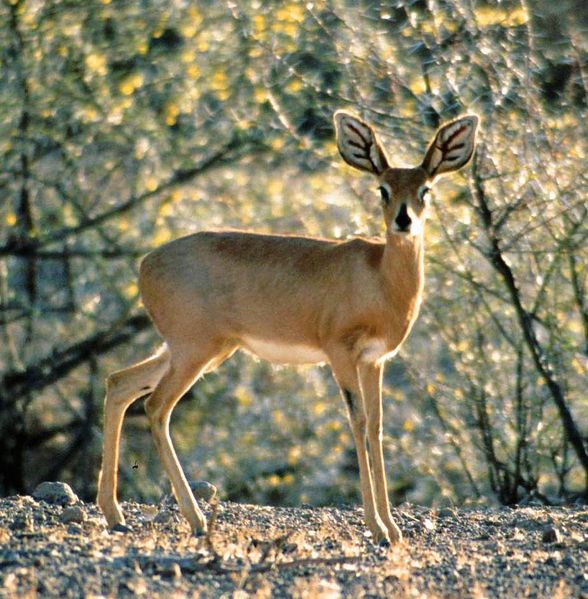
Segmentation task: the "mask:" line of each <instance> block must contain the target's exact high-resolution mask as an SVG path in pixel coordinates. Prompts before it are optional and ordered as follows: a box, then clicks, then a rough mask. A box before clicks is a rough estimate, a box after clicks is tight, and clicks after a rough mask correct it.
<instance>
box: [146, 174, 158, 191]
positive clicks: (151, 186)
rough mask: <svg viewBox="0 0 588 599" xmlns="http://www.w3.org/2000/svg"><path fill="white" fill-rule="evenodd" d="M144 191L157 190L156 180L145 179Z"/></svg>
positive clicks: (152, 178) (153, 178)
mask: <svg viewBox="0 0 588 599" xmlns="http://www.w3.org/2000/svg"><path fill="white" fill-rule="evenodd" d="M145 189H146V190H147V191H155V190H156V189H157V179H156V178H155V177H147V178H146V179H145Z"/></svg>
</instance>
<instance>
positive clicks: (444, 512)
mask: <svg viewBox="0 0 588 599" xmlns="http://www.w3.org/2000/svg"><path fill="white" fill-rule="evenodd" d="M437 517H438V518H454V517H455V510H454V509H453V508H451V507H443V508H441V509H440V510H439V511H438V512H437Z"/></svg>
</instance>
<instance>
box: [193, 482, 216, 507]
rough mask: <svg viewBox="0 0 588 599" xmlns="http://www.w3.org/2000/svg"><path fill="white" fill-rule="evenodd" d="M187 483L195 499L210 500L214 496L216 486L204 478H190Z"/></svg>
mask: <svg viewBox="0 0 588 599" xmlns="http://www.w3.org/2000/svg"><path fill="white" fill-rule="evenodd" d="M188 484H189V485H190V489H191V490H192V493H193V495H194V498H195V499H203V500H204V501H207V502H210V501H212V500H213V499H214V498H215V496H216V487H215V486H214V485H213V484H211V483H209V482H207V481H205V480H191V481H190V482H189V483H188Z"/></svg>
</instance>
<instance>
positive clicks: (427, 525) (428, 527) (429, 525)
mask: <svg viewBox="0 0 588 599" xmlns="http://www.w3.org/2000/svg"><path fill="white" fill-rule="evenodd" d="M423 526H424V528H425V530H428V531H429V532H432V531H433V530H435V523H434V522H433V521H432V520H431V519H430V518H425V519H424V520H423Z"/></svg>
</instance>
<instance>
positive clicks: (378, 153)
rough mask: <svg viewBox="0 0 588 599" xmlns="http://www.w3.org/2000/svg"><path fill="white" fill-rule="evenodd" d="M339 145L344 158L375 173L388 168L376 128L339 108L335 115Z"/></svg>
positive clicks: (356, 166) (361, 168)
mask: <svg viewBox="0 0 588 599" xmlns="http://www.w3.org/2000/svg"><path fill="white" fill-rule="evenodd" d="M334 121H335V131H336V134H337V147H338V148H339V153H340V154H341V156H342V158H343V160H345V162H347V164H350V165H351V166H353V167H355V168H357V169H360V170H362V171H367V172H369V173H372V174H374V175H380V174H382V173H383V172H384V171H385V170H386V169H387V168H388V159H387V158H386V153H385V152H384V150H383V148H382V146H381V145H380V142H379V140H378V138H377V136H376V133H375V132H374V130H373V129H372V128H371V127H370V126H369V125H368V124H367V123H365V122H364V121H362V120H361V119H360V118H358V117H356V116H354V115H352V114H349V113H348V112H344V111H342V110H338V111H337V112H336V113H335V116H334Z"/></svg>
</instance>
